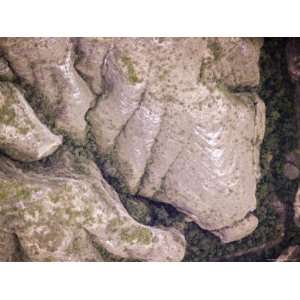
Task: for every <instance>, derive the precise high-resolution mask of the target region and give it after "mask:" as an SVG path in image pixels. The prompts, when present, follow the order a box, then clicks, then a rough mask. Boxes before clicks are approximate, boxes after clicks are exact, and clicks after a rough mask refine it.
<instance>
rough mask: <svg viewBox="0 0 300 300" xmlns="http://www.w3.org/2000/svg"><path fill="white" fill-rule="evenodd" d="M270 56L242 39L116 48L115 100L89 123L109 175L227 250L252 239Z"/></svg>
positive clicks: (110, 90)
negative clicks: (262, 93)
mask: <svg viewBox="0 0 300 300" xmlns="http://www.w3.org/2000/svg"><path fill="white" fill-rule="evenodd" d="M98 44H99V47H104V46H103V41H99V42H98ZM104 44H105V43H104ZM105 45H106V44H105ZM260 46H261V43H260V41H257V40H255V39H238V38H233V39H230V38H229V39H222V38H218V39H201V38H158V39H149V38H148V39H147V38H145V39H143V38H136V39H133V38H131V39H114V41H113V45H112V46H110V47H107V45H106V46H105V49H106V51H107V53H106V55H105V60H104V65H103V77H104V80H105V85H106V87H107V91H106V93H105V94H104V96H103V97H101V98H100V99H99V101H98V103H97V106H96V107H95V109H93V110H91V111H90V113H89V116H88V119H89V121H90V123H91V126H92V132H93V134H94V136H95V138H96V142H97V146H98V151H99V154H100V156H101V157H104V158H105V159H104V161H106V162H105V163H104V167H105V172H107V173H109V174H110V175H111V176H116V177H118V178H119V180H120V181H121V182H123V183H125V185H126V187H127V189H128V191H129V192H130V193H131V194H138V195H141V196H144V197H148V198H152V199H155V200H157V201H162V202H166V203H170V204H172V205H173V206H175V207H176V208H177V209H178V210H180V211H182V212H184V213H185V214H186V215H188V216H189V217H190V218H191V219H192V220H193V221H195V222H196V223H198V224H199V225H200V226H201V227H202V228H204V229H207V230H210V231H212V232H213V233H214V234H216V235H218V236H219V237H221V238H222V239H223V241H224V242H229V241H232V240H236V239H240V238H242V237H244V236H246V235H248V234H250V233H251V232H252V231H253V230H254V229H255V227H256V225H257V220H256V218H255V217H254V216H253V215H251V212H252V211H254V210H255V208H256V199H255V190H256V180H257V179H258V178H259V164H258V163H259V146H260V144H261V141H262V138H263V135H264V118H265V108H264V104H263V102H262V101H261V100H260V99H259V97H258V96H257V95H256V94H255V93H253V92H251V88H253V87H255V86H256V85H258V82H259V68H258V59H259V49H260ZM107 49H108V50H107ZM103 52H104V50H103ZM95 80H96V79H95ZM230 91H237V92H236V93H233V92H230ZM246 91H248V92H246ZM249 214H250V215H249ZM218 231H219V232H218ZM225 232H226V233H225Z"/></svg>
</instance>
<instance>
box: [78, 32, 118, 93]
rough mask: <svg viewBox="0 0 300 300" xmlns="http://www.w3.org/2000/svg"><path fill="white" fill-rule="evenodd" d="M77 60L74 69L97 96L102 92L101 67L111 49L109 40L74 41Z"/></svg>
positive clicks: (86, 39)
mask: <svg viewBox="0 0 300 300" xmlns="http://www.w3.org/2000/svg"><path fill="white" fill-rule="evenodd" d="M76 42H77V45H76V48H77V52H78V60H77V62H76V65H75V68H76V70H78V71H79V73H80V74H81V75H82V76H83V77H84V79H85V81H86V82H87V83H88V84H89V86H90V88H91V89H92V91H93V92H94V93H95V94H96V95H99V94H101V93H102V92H103V85H104V82H103V80H102V67H103V64H104V59H105V56H106V54H107V53H108V49H109V48H110V47H111V43H112V39H111V38H88V37H85V38H78V39H76Z"/></svg>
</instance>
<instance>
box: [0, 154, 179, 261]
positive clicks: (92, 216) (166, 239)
mask: <svg viewBox="0 0 300 300" xmlns="http://www.w3.org/2000/svg"><path fill="white" fill-rule="evenodd" d="M59 157H60V159H59V161H58V162H56V163H53V164H52V165H51V166H48V167H46V168H44V167H39V166H35V167H32V168H30V169H29V170H28V168H27V169H26V170H25V169H23V168H22V167H21V166H18V164H17V163H13V162H12V161H10V160H9V159H7V158H4V157H0V199H1V201H0V212H1V214H0V224H1V232H2V234H6V236H5V238H6V239H7V240H10V241H11V240H13V237H14V236H16V237H17V238H18V240H19V242H20V246H21V249H22V250H23V251H24V255H25V256H26V257H28V259H29V260H32V261H82V260H87V261H90V260H91V261H99V260H101V256H100V254H99V252H98V251H97V250H96V248H95V247H94V244H95V245H99V246H101V247H103V248H105V249H106V250H107V251H109V252H110V253H113V254H115V255H117V256H120V257H127V258H131V259H141V260H149V261H173V260H175V261H178V260H181V259H182V258H183V255H184V249H185V240H184V237H183V236H182V235H181V234H180V233H179V232H177V231H176V230H175V229H173V230H172V229H168V230H164V229H158V228H154V227H147V226H144V225H141V224H139V223H137V222H136V221H134V220H133V219H132V218H131V217H130V216H129V215H128V213H127V212H126V210H125V208H124V207H123V206H122V204H121V202H120V200H119V197H118V195H117V193H116V192H115V191H114V190H113V189H112V188H111V187H110V186H109V185H108V184H107V183H106V182H105V180H104V179H103V177H102V175H101V173H100V171H99V170H98V168H97V166H96V165H95V164H94V163H93V162H91V161H88V160H82V161H78V160H77V161H74V160H73V158H72V157H71V156H70V155H68V154H60V155H59ZM10 244H11V243H10ZM8 245H9V244H7V243H6V242H5V243H3V245H2V244H1V243H0V248H1V247H2V249H0V254H1V253H4V254H3V255H4V257H3V256H2V257H0V259H3V258H4V259H5V257H6V256H7V255H8V253H7V251H3V247H8ZM10 249H14V248H13V247H10Z"/></svg>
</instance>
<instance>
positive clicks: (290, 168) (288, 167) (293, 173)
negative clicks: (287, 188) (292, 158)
mask: <svg viewBox="0 0 300 300" xmlns="http://www.w3.org/2000/svg"><path fill="white" fill-rule="evenodd" d="M283 174H284V176H285V177H287V178H288V179H289V180H295V179H297V178H298V177H299V175H300V172H299V169H298V168H297V167H296V166H295V165H293V164H291V163H286V164H285V165H284V166H283Z"/></svg>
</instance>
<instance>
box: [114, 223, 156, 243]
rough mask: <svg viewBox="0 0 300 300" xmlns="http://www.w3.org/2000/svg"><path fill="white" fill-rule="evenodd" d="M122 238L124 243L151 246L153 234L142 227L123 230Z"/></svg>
mask: <svg viewBox="0 0 300 300" xmlns="http://www.w3.org/2000/svg"><path fill="white" fill-rule="evenodd" d="M120 237H121V240H122V241H123V242H126V243H129V244H135V243H138V244H143V245H149V244H150V243H151V242H152V238H153V236H152V232H151V231H150V230H149V229H147V228H145V227H140V226H131V227H128V228H123V229H122V230H121V232H120Z"/></svg>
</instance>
